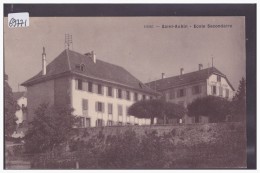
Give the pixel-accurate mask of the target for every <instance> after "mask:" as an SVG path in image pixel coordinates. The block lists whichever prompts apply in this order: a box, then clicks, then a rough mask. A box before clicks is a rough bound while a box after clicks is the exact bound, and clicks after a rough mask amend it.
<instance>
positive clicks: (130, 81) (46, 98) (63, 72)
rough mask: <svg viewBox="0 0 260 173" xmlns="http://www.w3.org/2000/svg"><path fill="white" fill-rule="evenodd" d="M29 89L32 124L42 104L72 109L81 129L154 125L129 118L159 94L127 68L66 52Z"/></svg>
mask: <svg viewBox="0 0 260 173" xmlns="http://www.w3.org/2000/svg"><path fill="white" fill-rule="evenodd" d="M22 85H23V86H25V87H26V88H27V98H28V104H27V107H28V121H31V120H32V118H33V116H34V111H35V109H36V108H37V107H38V106H39V105H40V104H41V103H44V102H46V103H49V104H50V105H70V106H71V107H72V108H74V112H73V114H75V115H77V116H80V117H81V127H89V126H90V127H94V126H111V125H128V124H132V125H142V124H150V120H149V119H139V118H136V117H134V116H131V115H128V113H127V112H128V111H127V110H128V108H129V107H130V106H131V105H132V104H133V103H135V102H136V101H138V100H141V99H153V98H156V97H157V96H158V93H157V92H155V91H154V90H152V89H150V88H149V87H147V86H146V85H144V84H143V83H142V82H141V81H139V80H138V79H136V78H135V77H134V76H133V75H131V74H130V73H129V72H128V71H127V70H125V69H124V68H122V67H120V66H117V65H114V64H111V63H107V62H104V61H102V60H99V59H97V58H96V55H95V54H94V53H93V52H91V53H87V54H80V53H77V52H75V51H72V50H68V49H66V50H64V51H63V52H62V53H61V54H60V55H58V56H57V57H56V58H55V59H54V60H53V61H52V62H50V63H49V64H48V65H46V54H45V50H44V51H43V53H42V71H41V72H39V73H38V74H37V75H35V76H34V77H32V78H30V79H29V80H27V81H26V82H24V83H23V84H22Z"/></svg>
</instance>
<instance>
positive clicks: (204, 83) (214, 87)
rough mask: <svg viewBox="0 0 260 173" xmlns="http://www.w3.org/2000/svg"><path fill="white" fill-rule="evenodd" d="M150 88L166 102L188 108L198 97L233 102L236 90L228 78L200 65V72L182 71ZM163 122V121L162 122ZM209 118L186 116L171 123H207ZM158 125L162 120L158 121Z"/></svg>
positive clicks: (152, 84)
mask: <svg viewBox="0 0 260 173" xmlns="http://www.w3.org/2000/svg"><path fill="white" fill-rule="evenodd" d="M146 85H148V86H149V87H150V88H152V89H154V90H156V91H158V92H160V93H161V94H162V95H163V97H164V98H165V100H166V101H169V102H173V103H176V104H180V105H183V106H184V107H187V105H188V104H189V103H191V102H192V101H193V100H195V99H196V98H198V97H205V96H209V95H213V96H219V97H223V98H227V99H228V100H231V99H232V98H233V95H234V93H235V90H234V88H233V86H232V85H231V83H230V82H229V80H228V78H227V76H226V75H225V74H223V73H222V72H220V71H219V70H218V69H217V68H215V67H210V68H206V69H203V66H202V64H199V69H198V71H194V72H190V73H186V74H185V73H184V69H183V68H181V69H180V75H177V76H173V77H168V78H165V77H164V73H162V79H160V80H156V81H152V82H149V83H147V84H146ZM161 121H162V120H161ZM208 121H209V120H208V117H205V116H199V117H198V118H197V117H196V118H195V117H189V116H187V115H185V116H184V117H183V118H182V119H173V120H171V122H170V123H173V124H175V123H186V124H191V123H207V122H208ZM158 123H162V122H160V120H159V119H158Z"/></svg>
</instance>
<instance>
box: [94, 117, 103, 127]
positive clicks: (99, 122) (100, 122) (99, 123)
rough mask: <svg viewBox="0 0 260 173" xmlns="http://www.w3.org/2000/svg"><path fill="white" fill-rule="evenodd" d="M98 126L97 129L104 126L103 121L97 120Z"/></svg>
mask: <svg viewBox="0 0 260 173" xmlns="http://www.w3.org/2000/svg"><path fill="white" fill-rule="evenodd" d="M96 126H97V127H100V126H103V120H102V119H97V121H96Z"/></svg>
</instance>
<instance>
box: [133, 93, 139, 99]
mask: <svg viewBox="0 0 260 173" xmlns="http://www.w3.org/2000/svg"><path fill="white" fill-rule="evenodd" d="M134 99H135V101H138V93H135V94H134Z"/></svg>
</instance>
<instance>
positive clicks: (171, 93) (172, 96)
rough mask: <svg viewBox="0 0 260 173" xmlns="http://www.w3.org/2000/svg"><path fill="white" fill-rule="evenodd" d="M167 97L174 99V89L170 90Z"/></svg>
mask: <svg viewBox="0 0 260 173" xmlns="http://www.w3.org/2000/svg"><path fill="white" fill-rule="evenodd" d="M169 98H170V99H174V98H175V91H174V89H172V90H170V92H169Z"/></svg>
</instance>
